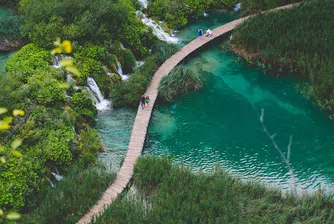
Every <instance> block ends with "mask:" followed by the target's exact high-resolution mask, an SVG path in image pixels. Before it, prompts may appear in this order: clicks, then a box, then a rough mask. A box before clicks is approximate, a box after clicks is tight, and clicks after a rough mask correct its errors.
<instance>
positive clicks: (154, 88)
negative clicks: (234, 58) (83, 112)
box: [77, 4, 295, 224]
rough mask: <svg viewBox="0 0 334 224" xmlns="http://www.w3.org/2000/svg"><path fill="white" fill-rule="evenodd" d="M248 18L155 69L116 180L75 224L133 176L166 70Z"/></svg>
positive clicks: (92, 215) (91, 214)
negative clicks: (144, 105)
mask: <svg viewBox="0 0 334 224" xmlns="http://www.w3.org/2000/svg"><path fill="white" fill-rule="evenodd" d="M294 5H295V4H290V5H286V6H282V7H279V8H276V9H273V10H269V11H267V12H270V11H276V10H280V9H287V8H290V7H292V6H294ZM249 17H250V16H248V17H244V18H241V19H237V20H234V21H232V22H229V23H227V24H225V25H223V26H220V27H218V28H216V29H214V30H212V36H211V37H206V36H201V37H198V38H197V39H195V40H193V41H192V42H190V43H189V44H187V45H186V46H184V47H183V48H182V49H181V50H180V51H179V52H177V53H176V54H174V55H173V56H172V57H170V58H169V59H168V60H166V61H165V62H164V63H163V64H162V65H161V66H160V68H159V69H158V70H157V71H156V72H155V74H154V76H153V78H152V80H151V83H150V85H149V87H148V88H147V90H146V93H145V95H148V96H149V97H150V106H149V107H147V108H145V109H144V110H142V108H141V107H140V106H139V107H138V111H137V115H136V119H135V122H134V125H133V128H132V132H131V138H130V142H129V146H128V151H127V153H126V156H125V159H124V162H123V165H122V167H121V169H120V170H119V172H118V174H117V177H116V179H115V181H114V182H113V183H112V184H111V185H110V186H109V187H108V189H107V190H106V191H105V192H104V194H103V196H102V198H101V199H100V200H99V201H98V202H97V203H96V204H95V205H94V206H93V207H92V208H91V209H90V210H89V211H88V212H87V213H86V214H85V215H84V216H83V217H82V218H81V219H80V220H79V221H78V222H77V223H78V224H85V223H90V222H91V220H92V219H93V218H96V217H98V216H99V215H101V214H102V213H103V211H104V209H105V208H106V207H107V206H108V205H110V204H111V203H112V201H113V200H114V199H115V198H116V197H117V195H119V194H121V193H122V192H123V190H124V188H125V187H126V186H127V185H128V183H129V181H130V179H131V178H132V175H133V168H134V166H135V164H136V160H137V158H138V157H139V156H140V155H141V153H142V150H143V147H144V142H145V137H146V133H147V128H148V125H149V122H150V118H151V114H152V110H153V107H154V103H155V101H156V99H157V97H158V86H159V83H160V80H161V79H162V77H164V76H166V75H168V73H169V72H170V71H171V70H172V69H173V68H175V67H176V66H177V65H178V64H180V63H181V62H182V61H183V60H184V59H185V58H186V57H187V56H188V55H189V54H191V53H193V52H195V51H196V50H198V49H199V48H201V47H202V46H203V45H206V44H207V43H209V42H211V41H213V40H214V39H216V38H219V37H221V36H223V35H225V34H226V33H229V32H230V31H231V30H233V29H234V28H235V27H236V26H238V25H239V24H241V23H242V22H244V21H245V20H246V19H248V18H249ZM138 101H139V99H138ZM87 190H89V189H87Z"/></svg>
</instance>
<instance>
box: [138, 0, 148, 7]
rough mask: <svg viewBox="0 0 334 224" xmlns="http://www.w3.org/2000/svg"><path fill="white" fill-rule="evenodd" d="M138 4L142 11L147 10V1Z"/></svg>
mask: <svg viewBox="0 0 334 224" xmlns="http://www.w3.org/2000/svg"><path fill="white" fill-rule="evenodd" d="M138 2H139V4H140V5H141V7H143V9H146V8H147V0H138Z"/></svg>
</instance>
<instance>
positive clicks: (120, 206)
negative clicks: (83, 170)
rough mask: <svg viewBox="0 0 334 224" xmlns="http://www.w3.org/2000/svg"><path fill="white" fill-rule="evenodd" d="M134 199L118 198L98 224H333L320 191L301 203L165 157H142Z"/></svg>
mask: <svg viewBox="0 0 334 224" xmlns="http://www.w3.org/2000/svg"><path fill="white" fill-rule="evenodd" d="M134 183H135V187H136V188H137V189H138V194H137V195H136V196H135V197H130V196H123V197H119V198H118V199H117V200H116V201H115V202H113V203H112V204H111V206H110V207H109V208H108V209H107V210H106V211H105V213H104V214H103V215H102V216H101V217H100V218H99V219H98V220H97V221H96V222H95V223H99V224H104V223H238V224H239V223H298V222H299V221H300V222H301V223H333V222H334V209H333V208H334V198H333V195H329V196H325V195H324V194H323V193H321V192H320V191H319V192H317V193H316V194H314V195H312V196H306V195H305V196H302V197H300V198H298V199H296V198H294V197H293V196H292V194H287V195H285V196H283V195H282V192H280V191H279V190H277V189H270V188H267V187H264V186H263V185H261V184H258V183H245V182H241V181H240V180H239V179H238V178H234V177H232V176H231V175H229V174H228V173H227V172H225V171H223V170H222V169H220V168H217V169H216V170H215V171H214V172H212V173H209V174H206V173H202V172H199V173H193V172H191V171H190V170H189V169H187V168H185V167H179V166H175V165H173V164H172V163H171V162H170V160H169V159H167V158H159V157H150V156H148V157H141V158H139V160H138V162H137V164H136V166H135V171H134Z"/></svg>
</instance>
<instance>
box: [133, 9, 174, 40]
mask: <svg viewBox="0 0 334 224" xmlns="http://www.w3.org/2000/svg"><path fill="white" fill-rule="evenodd" d="M136 15H137V17H138V18H139V19H140V20H141V21H142V22H143V23H144V24H145V25H146V26H148V27H151V28H152V31H153V34H154V35H155V36H157V37H158V39H160V40H163V41H166V42H167V43H174V44H176V43H178V39H177V38H176V37H172V36H171V35H169V34H168V33H166V32H165V31H163V29H162V27H161V26H160V25H159V24H158V23H156V22H155V21H154V20H152V19H150V18H147V17H146V15H145V14H144V13H142V12H141V11H137V12H136Z"/></svg>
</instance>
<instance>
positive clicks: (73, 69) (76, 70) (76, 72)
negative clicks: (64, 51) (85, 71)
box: [65, 65, 80, 77]
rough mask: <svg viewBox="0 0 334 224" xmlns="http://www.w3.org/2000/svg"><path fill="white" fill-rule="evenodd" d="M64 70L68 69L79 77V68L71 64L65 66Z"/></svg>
mask: <svg viewBox="0 0 334 224" xmlns="http://www.w3.org/2000/svg"><path fill="white" fill-rule="evenodd" d="M65 70H66V71H68V72H69V73H72V74H73V75H75V76H77V77H80V72H79V70H78V69H77V68H76V67H74V66H72V65H69V66H66V67H65Z"/></svg>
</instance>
